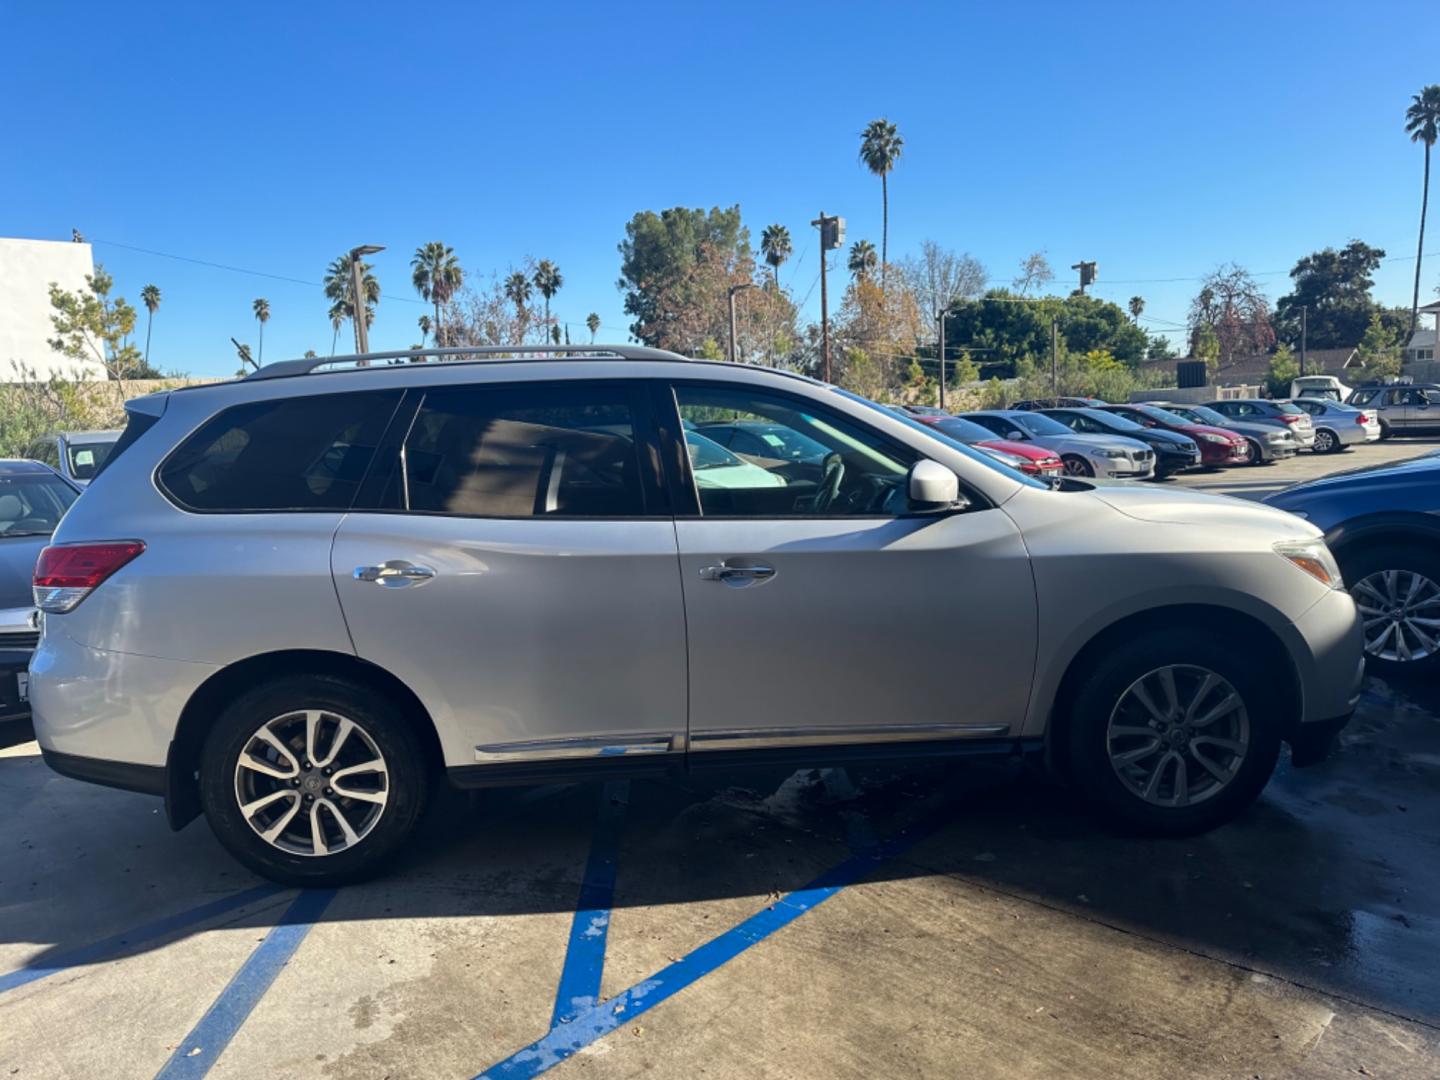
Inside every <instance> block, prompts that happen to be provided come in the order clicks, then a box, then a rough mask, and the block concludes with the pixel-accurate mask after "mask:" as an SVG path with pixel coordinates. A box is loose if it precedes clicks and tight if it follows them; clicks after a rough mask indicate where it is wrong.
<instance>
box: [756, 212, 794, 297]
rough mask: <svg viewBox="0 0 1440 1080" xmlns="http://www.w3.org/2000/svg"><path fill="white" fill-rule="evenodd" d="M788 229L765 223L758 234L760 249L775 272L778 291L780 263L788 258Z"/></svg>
mask: <svg viewBox="0 0 1440 1080" xmlns="http://www.w3.org/2000/svg"><path fill="white" fill-rule="evenodd" d="M793 250H794V249H793V248H792V247H791V246H790V230H789V229H787V228H785V226H784V225H767V226H766V227H765V231H764V232H762V233H761V234H760V251H761V252H762V253H763V254H764V256H765V261H766V262H767V263H769V264H770V269H771V270H772V271H773V272H774V274H775V291H776V292H779V291H780V264H781V263H783V262H784V261H785V260H786V259H788V258H790V253H791V251H793Z"/></svg>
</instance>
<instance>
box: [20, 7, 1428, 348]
mask: <svg viewBox="0 0 1440 1080" xmlns="http://www.w3.org/2000/svg"><path fill="white" fill-rule="evenodd" d="M1436 25H1437V24H1436V23H1435V20H1434V8H1433V4H1431V3H1418V2H1417V3H1404V2H1392V3H1371V4H1365V5H1357V4H1353V3H1345V4H1341V3H1331V2H1319V3H1306V4H1303V5H1301V4H1255V3H1235V4H1231V3H1205V4H1195V5H1184V4H1165V5H1160V4H1153V3H1145V4H1140V3H1137V4H1119V3H1104V2H1102V3H1100V4H1092V5H1077V4H1073V3H1067V4H1048V3H1039V4H1036V3H1028V4H1008V5H1007V4H985V5H980V4H969V3H965V4H961V3H945V4H902V3H887V4H847V3H808V2H805V3H802V2H795V3H789V4H773V3H772V4H759V3H746V2H740V3H733V2H732V3H726V4H709V3H690V4H680V3H675V4H672V5H663V4H656V5H643V4H630V3H610V4H603V5H602V4H593V5H567V4H563V3H552V4H546V5H541V4H530V5H519V4H509V5H500V4H484V5H482V4H455V5H452V6H449V7H447V6H446V5H444V4H430V5H420V6H415V5H412V6H409V7H404V8H402V7H400V6H398V5H392V4H378V3H377V4H366V3H350V4H344V5H335V6H330V5H325V4H319V3H315V4H308V3H307V4H266V3H260V2H252V3H247V4H245V5H243V6H240V5H211V4H194V3H188V4H167V3H160V4H155V5H149V6H145V7H140V8H137V7H135V6H134V5H117V4H110V3H106V4H98V3H97V4H90V5H77V4H66V3H42V2H39V0H31V2H23V3H22V2H19V0H15V2H11V3H8V4H5V5H3V6H0V37H3V38H4V39H5V40H8V41H11V42H19V43H25V44H24V47H23V48H18V49H12V50H10V55H9V56H8V57H7V61H6V64H5V65H4V66H3V69H0V100H4V101H5V102H6V103H7V109H6V114H7V115H6V123H5V126H4V129H3V130H4V133H5V134H4V150H3V159H0V160H3V161H4V167H3V168H0V235H3V236H21V237H33V238H42V239H66V238H68V237H69V235H70V229H71V228H72V227H78V228H79V229H80V230H81V231H82V232H83V233H84V234H85V235H86V237H87V238H88V239H91V240H93V241H94V242H95V252H96V257H97V259H99V260H101V261H103V262H104V263H105V264H106V266H107V267H108V268H109V269H110V270H111V272H112V273H113V274H114V275H115V277H116V279H117V287H118V291H120V292H122V293H123V294H124V295H126V296H127V297H128V298H130V299H131V300H132V302H135V301H138V293H139V291H140V288H141V286H142V285H144V284H145V283H147V282H154V283H155V284H157V285H159V286H160V288H161V290H162V292H163V295H164V302H163V305H162V307H161V309H160V312H159V314H158V315H157V316H156V321H155V331H154V335H155V337H154V345H153V348H152V359H153V360H154V361H155V363H156V364H157V365H159V366H161V367H164V368H167V369H178V370H185V371H189V372H192V373H195V374H230V373H231V372H233V371H234V368H235V366H236V365H235V358H234V350H233V348H232V347H231V345H230V344H229V338H230V337H231V335H234V336H235V337H237V338H239V339H240V340H242V341H250V342H253V341H254V338H255V329H256V328H255V322H254V319H253V318H252V317H251V312H250V303H251V301H252V300H253V299H254V298H255V297H257V296H264V297H266V298H268V299H269V301H270V304H271V309H272V317H271V321H270V323H269V324H268V326H267V328H266V342H265V354H266V357H267V358H268V359H280V358H282V357H283V356H288V355H299V354H300V353H302V352H303V351H304V350H305V349H307V348H314V349H316V350H318V351H320V352H321V353H325V352H327V351H328V350H329V347H330V327H329V323H328V321H327V319H326V315H325V313H326V307H327V304H326V301H325V300H324V298H323V295H322V294H321V292H320V290H319V288H318V287H316V286H314V285H308V284H300V283H296V282H291V281H283V280H277V279H275V278H266V277H259V276H252V275H249V274H242V273H236V272H232V271H226V270H220V269H214V268H210V267H206V266H202V265H197V264H195V263H189V262H183V261H179V260H177V259H174V258H166V257H162V256H160V255H153V254H144V253H142V252H139V251H135V250H131V249H133V248H143V249H147V250H148V251H151V252H162V253H166V254H168V255H178V256H185V257H188V258H191V259H197V260H204V261H208V262H214V263H220V264H224V265H227V266H232V267H239V268H243V269H246V270H252V271H260V272H263V273H266V274H272V275H277V276H278V277H281V278H294V279H299V281H300V282H318V281H319V280H320V278H321V276H322V275H323V272H324V268H325V266H326V264H327V263H328V262H329V261H330V260H331V259H332V258H334V257H335V256H336V255H337V254H338V253H340V252H341V251H343V250H346V249H347V248H349V247H351V246H353V245H355V244H358V243H379V244H385V245H387V246H388V249H389V250H387V251H386V252H384V253H383V254H381V255H379V256H377V257H376V258H375V260H374V261H375V266H376V271H377V274H378V276H379V278H380V282H381V285H382V288H383V289H384V292H385V299H384V300H383V302H382V303H381V305H380V307H379V311H378V317H377V321H376V324H375V328H374V330H373V331H372V334H371V344H372V347H375V348H404V347H406V346H408V345H409V344H411V343H412V342H414V341H416V340H418V334H419V332H418V330H417V329H416V319H417V318H418V317H419V316H420V315H421V314H422V313H424V312H425V311H426V310H427V308H426V307H425V306H424V305H423V304H422V303H420V302H419V298H418V297H416V295H415V293H414V291H413V289H412V288H411V286H410V274H409V266H408V262H409V257H410V254H411V253H412V252H413V250H414V248H415V247H416V246H417V245H418V244H420V243H422V242H425V241H428V240H432V239H443V240H445V241H446V242H447V243H449V244H451V245H453V246H454V247H455V249H456V251H457V253H458V255H459V256H460V259H461V261H462V263H463V265H464V266H465V268H466V270H467V272H468V273H469V274H470V275H471V276H472V277H479V276H488V274H489V273H491V272H492V271H493V272H498V273H502V274H503V273H504V272H505V271H506V270H508V268H509V267H510V266H512V265H517V266H518V265H520V264H521V263H522V261H523V260H524V259H525V257H526V256H533V257H536V258H550V259H553V260H554V261H556V262H557V263H558V264H559V266H560V268H561V270H562V271H563V273H564V276H565V280H566V284H565V287H564V288H563V290H562V291H561V292H560V294H559V295H558V296H557V297H556V300H555V303H554V310H555V311H556V313H557V314H558V315H559V316H560V317H561V318H562V319H564V320H567V321H569V322H572V323H573V324H575V326H574V329H573V330H572V336H575V337H576V340H583V339H584V336H585V335H584V332H583V331H581V330H580V324H581V323H582V322H583V320H584V318H585V316H586V314H587V313H588V312H590V311H592V310H593V311H596V312H598V313H599V314H600V317H601V321H602V323H603V324H604V327H605V329H603V330H602V331H601V338H602V339H609V340H623V339H624V338H625V336H626V326H627V323H628V320H627V319H626V318H625V316H624V314H623V312H622V309H621V297H620V294H619V292H618V291H617V290H616V288H615V281H616V278H617V277H618V271H619V256H618V255H617V253H616V244H617V243H618V242H619V241H620V239H621V238H622V236H623V231H624V225H625V222H626V221H627V220H628V218H629V217H630V216H631V215H632V214H633V213H634V212H636V211H637V210H641V209H647V208H648V209H657V210H658V209H661V208H664V207H668V206H674V205H687V206H705V207H709V206H714V205H730V204H732V203H736V202H738V203H740V205H741V208H742V211H743V213H744V217H745V220H746V223H747V225H749V227H750V229H751V233H752V238H753V239H754V240H755V241H757V242H758V238H759V233H760V230H761V229H762V228H763V227H764V226H765V225H767V224H769V223H771V222H780V223H783V224H785V225H787V226H788V227H789V228H790V231H791V234H792V236H793V237H794V238H795V240H796V244H797V255H796V257H794V258H792V259H791V261H790V262H789V263H788V264H787V265H786V266H785V267H784V268H783V269H782V271H781V281H782V283H783V284H786V285H789V286H791V287H792V288H793V289H794V290H795V293H796V298H797V300H804V299H806V298H807V297H808V300H807V302H806V305H805V314H806V315H807V316H809V317H811V318H815V317H818V290H814V289H813V288H812V287H813V284H814V281H815V278H816V275H817V273H818V270H819V264H818V255H817V252H816V251H815V250H814V245H813V244H812V243H811V239H812V236H813V230H812V229H811V228H810V227H809V224H808V222H809V221H810V220H811V219H812V218H814V217H815V214H816V212H817V211H818V210H820V209H822V208H823V209H824V210H826V211H827V212H828V213H832V214H833V213H840V214H843V215H845V216H846V217H847V219H848V222H849V235H850V237H851V238H852V239H854V238H861V237H865V238H869V239H872V240H873V241H874V242H875V244H876V246H877V247H878V246H879V241H880V190H879V183H878V181H876V180H875V179H874V178H873V177H871V176H870V175H869V174H867V173H866V172H865V171H864V170H863V169H862V168H861V167H860V166H859V165H858V164H857V162H856V150H857V146H858V139H857V133H858V132H859V130H860V128H861V127H862V126H863V125H864V124H865V122H866V121H868V120H870V119H872V118H874V117H877V116H887V117H889V118H890V119H892V120H894V121H895V122H896V123H897V124H898V125H899V127H900V130H901V133H902V134H903V135H904V137H905V140H906V147H905V153H904V157H903V159H902V161H901V163H900V165H899V166H898V168H897V170H896V172H895V173H894V174H893V176H892V178H891V235H890V249H891V255H892V258H893V257H896V256H899V255H903V254H905V253H906V252H907V251H911V250H913V249H915V248H916V247H917V246H918V245H919V243H920V241H921V240H923V239H925V238H932V239H934V240H936V241H939V242H940V243H942V244H945V245H946V246H949V247H953V248H955V249H957V250H963V251H968V252H970V253H971V254H973V255H975V256H976V257H978V258H979V259H980V260H981V261H982V262H983V263H984V264H985V265H986V266H987V267H988V269H989V271H990V276H991V277H992V278H994V279H997V280H998V281H1006V280H1008V279H1009V278H1011V277H1012V276H1013V275H1014V272H1015V269H1016V264H1017V263H1018V262H1019V260H1020V259H1021V258H1022V257H1023V256H1024V255H1025V254H1027V253H1028V252H1030V251H1034V250H1044V251H1046V252H1047V253H1048V255H1049V257H1050V259H1051V261H1052V263H1053V264H1054V265H1055V266H1056V268H1057V270H1058V269H1061V268H1064V267H1068V266H1069V265H1070V264H1071V263H1074V262H1077V261H1078V260H1079V259H1081V258H1086V259H1094V260H1096V261H1097V262H1098V263H1099V264H1100V270H1099V275H1100V280H1099V285H1098V288H1097V290H1096V292H1097V294H1098V295H1100V296H1103V297H1106V298H1109V299H1115V300H1118V301H1120V302H1123V301H1124V300H1125V299H1127V298H1128V297H1130V296H1132V295H1135V294H1137V293H1138V294H1139V295H1141V296H1143V297H1145V298H1146V301H1147V308H1146V314H1147V316H1150V317H1151V318H1152V319H1153V320H1154V321H1153V322H1151V323H1150V328H1151V329H1157V330H1158V329H1166V328H1168V324H1171V323H1179V322H1182V321H1183V319H1184V317H1185V312H1186V308H1187V305H1188V303H1189V299H1190V297H1191V296H1192V295H1193V293H1194V291H1195V283H1194V281H1193V280H1175V279H1194V278H1196V277H1198V276H1200V275H1203V274H1204V273H1206V272H1207V271H1209V270H1211V269H1213V268H1214V267H1215V266H1216V265H1217V264H1219V263H1222V262H1226V261H1229V260H1235V261H1238V262H1240V263H1241V264H1242V265H1244V266H1246V267H1248V268H1249V269H1251V270H1252V271H1254V272H1256V273H1257V274H1264V276H1263V277H1262V278H1261V280H1262V281H1263V282H1264V283H1265V284H1266V285H1267V287H1269V288H1270V290H1271V292H1272V296H1279V295H1281V294H1282V293H1283V292H1284V291H1285V285H1286V283H1287V281H1288V279H1287V278H1286V277H1285V275H1284V272H1285V271H1287V270H1288V269H1289V268H1290V267H1291V266H1292V265H1293V264H1294V262H1295V260H1296V259H1297V258H1298V257H1300V256H1301V255H1304V254H1306V253H1307V252H1309V251H1312V250H1314V249H1316V248H1318V247H1322V246H1325V245H1327V244H1333V245H1340V244H1343V243H1345V242H1346V241H1347V240H1349V239H1350V238H1352V237H1360V238H1362V239H1364V240H1366V241H1367V242H1369V243H1372V244H1376V245H1379V246H1381V247H1384V248H1385V249H1386V250H1387V252H1388V253H1389V255H1390V256H1391V257H1392V258H1394V259H1395V261H1392V262H1389V263H1387V264H1386V265H1385V267H1384V268H1383V270H1382V272H1381V274H1380V275H1379V279H1378V285H1379V288H1378V295H1379V297H1380V299H1382V300H1384V301H1386V302H1389V303H1408V302H1409V295H1410V275H1411V274H1412V273H1413V269H1414V263H1413V256H1414V249H1415V240H1416V225H1417V219H1418V216H1419V195H1420V175H1421V159H1422V155H1421V152H1420V150H1419V148H1418V147H1416V146H1413V145H1412V144H1411V143H1410V142H1409V141H1408V140H1407V138H1406V137H1405V136H1404V134H1403V131H1402V124H1403V113H1404V109H1405V106H1406V104H1407V103H1408V102H1409V98H1410V95H1411V94H1413V93H1415V92H1417V91H1418V90H1419V89H1420V87H1421V86H1422V85H1423V84H1425V83H1427V82H1440V47H1437V45H1436V40H1437V39H1436V33H1435V32H1436ZM1437 171H1440V168H1437ZM1432 193H1434V194H1436V195H1437V201H1440V180H1437V181H1436V182H1435V183H1434V185H1433V187H1432ZM1433 217H1434V218H1435V219H1436V220H1435V221H1433V222H1432V224H1433V232H1432V235H1433V236H1434V237H1435V240H1434V242H1433V243H1430V244H1427V247H1429V248H1430V249H1431V250H1435V251H1440V209H1437V212H1436V214H1435V215H1433ZM121 245H126V246H121ZM802 252H803V257H801V253H802ZM832 258H833V256H832ZM1407 259H1408V260H1409V261H1406V260H1407ZM832 265H833V264H832ZM1274 271H1278V272H1279V273H1272V272H1274ZM1065 272H1066V273H1067V274H1068V271H1065ZM1058 284H1059V283H1057V285H1058ZM1437 284H1440V257H1436V258H1434V259H1433V260H1432V261H1429V262H1427V264H1426V270H1425V277H1424V283H1423V292H1422V295H1423V296H1424V297H1426V298H1430V299H1433V297H1434V289H1435V287H1436V285H1437ZM1422 302H1423V300H1422ZM344 333H345V332H344V331H342V336H343V334H344Z"/></svg>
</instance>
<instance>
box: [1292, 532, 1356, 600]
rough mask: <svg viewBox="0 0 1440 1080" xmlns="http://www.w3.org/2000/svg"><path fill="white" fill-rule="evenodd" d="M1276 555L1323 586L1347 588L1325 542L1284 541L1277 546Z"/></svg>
mask: <svg viewBox="0 0 1440 1080" xmlns="http://www.w3.org/2000/svg"><path fill="white" fill-rule="evenodd" d="M1275 554H1276V555H1279V556H1280V557H1281V558H1282V559H1287V560H1289V562H1290V563H1291V564H1292V565H1294V566H1296V567H1298V568H1299V569H1301V570H1303V571H1305V573H1307V574H1309V575H1310V576H1311V577H1313V578H1314V579H1315V580H1316V581H1318V582H1320V584H1321V585H1325V586H1328V587H1329V588H1331V589H1343V588H1345V582H1344V580H1343V579H1342V578H1341V577H1340V567H1338V566H1336V565H1335V556H1334V555H1331V554H1330V549H1329V548H1328V547H1326V546H1325V541H1324V540H1282V541H1280V542H1279V543H1278V544H1276V545H1275Z"/></svg>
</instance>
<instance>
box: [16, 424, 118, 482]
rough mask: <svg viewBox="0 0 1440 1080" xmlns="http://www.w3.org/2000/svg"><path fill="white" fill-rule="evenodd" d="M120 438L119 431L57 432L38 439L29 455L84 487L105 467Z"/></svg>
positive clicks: (29, 448) (27, 454)
mask: <svg viewBox="0 0 1440 1080" xmlns="http://www.w3.org/2000/svg"><path fill="white" fill-rule="evenodd" d="M119 438H120V432H119V431H57V432H52V433H51V434H49V435H42V436H41V437H40V438H38V439H36V440H35V441H34V442H33V443H31V444H30V446H29V447H28V448H27V449H26V451H25V456H26V457H27V458H30V459H31V460H33V461H38V462H40V463H41V464H44V465H48V466H50V468H52V469H54V470H55V471H56V472H58V473H59V474H60V475H61V476H63V477H64V478H65V479H66V480H68V481H70V483H72V484H74V485H75V486H76V487H81V488H83V487H84V486H85V485H86V484H88V483H90V481H91V479H92V478H93V477H94V476H95V474H96V473H97V472H98V471H99V470H100V466H102V465H104V464H105V459H106V457H108V456H109V454H110V450H111V448H112V447H113V446H114V445H115V442H116V440H117V439H119Z"/></svg>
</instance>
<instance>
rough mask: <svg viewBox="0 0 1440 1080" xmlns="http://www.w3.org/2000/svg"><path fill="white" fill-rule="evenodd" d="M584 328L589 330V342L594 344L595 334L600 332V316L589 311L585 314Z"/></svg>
mask: <svg viewBox="0 0 1440 1080" xmlns="http://www.w3.org/2000/svg"><path fill="white" fill-rule="evenodd" d="M585 328H586V329H587V330H589V331H590V344H591V345H594V344H595V335H596V334H597V333H599V332H600V316H599V315H598V314H596V313H595V312H593V311H592V312H591V313H590V314H589V315H586V316H585Z"/></svg>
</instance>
